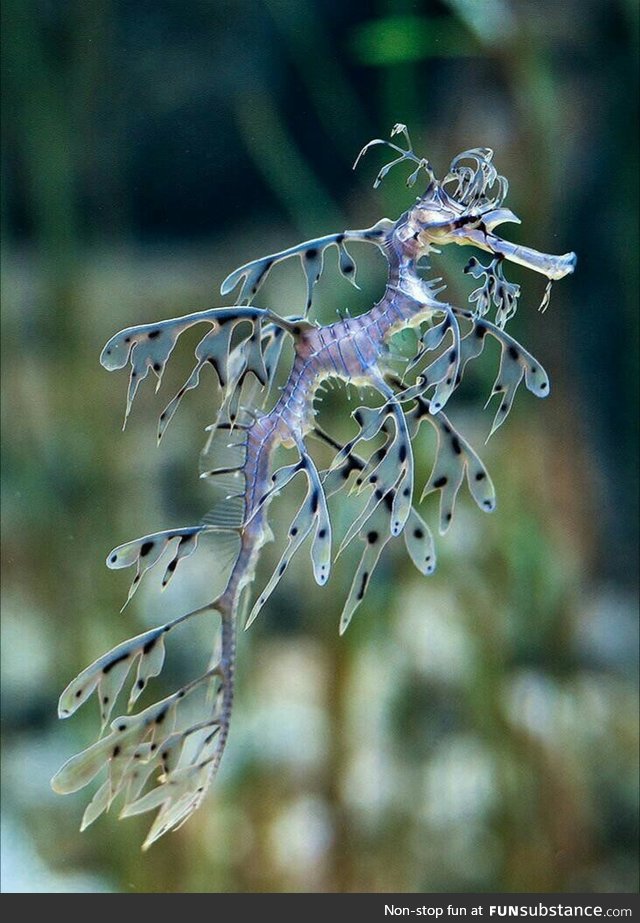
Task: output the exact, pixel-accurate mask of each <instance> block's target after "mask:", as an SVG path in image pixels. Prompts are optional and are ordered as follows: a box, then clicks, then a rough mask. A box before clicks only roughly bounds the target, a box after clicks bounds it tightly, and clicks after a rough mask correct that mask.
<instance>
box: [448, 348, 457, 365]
mask: <svg viewBox="0 0 640 923" xmlns="http://www.w3.org/2000/svg"><path fill="white" fill-rule="evenodd" d="M457 358H458V353H457V352H456V351H455V349H452V350H451V352H450V353H449V362H455V361H456V359H457Z"/></svg>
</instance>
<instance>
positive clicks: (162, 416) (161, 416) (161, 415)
mask: <svg viewBox="0 0 640 923" xmlns="http://www.w3.org/2000/svg"><path fill="white" fill-rule="evenodd" d="M165 417H166V413H165V412H164V410H163V411H162V413H161V414H160V419H161V420H164V418H165Z"/></svg>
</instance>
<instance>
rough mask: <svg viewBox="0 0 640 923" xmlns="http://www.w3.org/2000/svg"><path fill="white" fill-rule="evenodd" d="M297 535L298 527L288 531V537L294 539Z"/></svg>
mask: <svg viewBox="0 0 640 923" xmlns="http://www.w3.org/2000/svg"><path fill="white" fill-rule="evenodd" d="M297 534H298V527H297V526H294V527H293V529H291V530H290V531H289V535H291V536H292V537H295V536H296V535H297Z"/></svg>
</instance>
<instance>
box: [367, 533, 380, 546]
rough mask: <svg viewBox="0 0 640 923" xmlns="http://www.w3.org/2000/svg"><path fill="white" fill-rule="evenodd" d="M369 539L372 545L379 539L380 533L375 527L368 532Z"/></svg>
mask: <svg viewBox="0 0 640 923" xmlns="http://www.w3.org/2000/svg"><path fill="white" fill-rule="evenodd" d="M367 541H368V542H369V544H370V545H373V544H375V542H377V541H378V533H377V532H376V530H375V529H372V530H371V532H367Z"/></svg>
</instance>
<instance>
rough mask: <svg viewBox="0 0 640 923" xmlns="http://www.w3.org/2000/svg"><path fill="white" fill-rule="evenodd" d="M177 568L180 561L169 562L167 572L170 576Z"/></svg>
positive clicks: (175, 559)
mask: <svg viewBox="0 0 640 923" xmlns="http://www.w3.org/2000/svg"><path fill="white" fill-rule="evenodd" d="M177 566H178V559H177V558H174V559H173V561H169V563H168V565H167V570H168V571H169V573H170V574H172V573H173V572H174V570H175V569H176V567H177Z"/></svg>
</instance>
